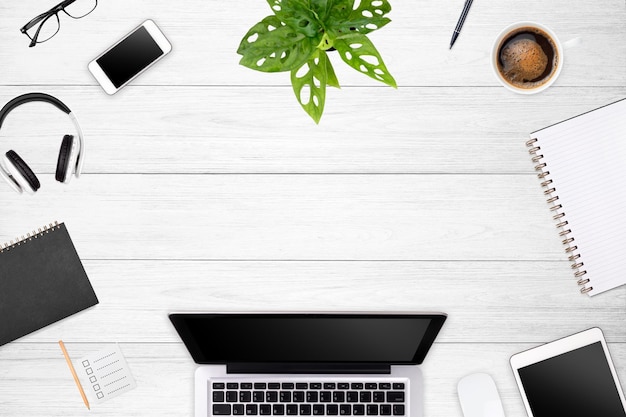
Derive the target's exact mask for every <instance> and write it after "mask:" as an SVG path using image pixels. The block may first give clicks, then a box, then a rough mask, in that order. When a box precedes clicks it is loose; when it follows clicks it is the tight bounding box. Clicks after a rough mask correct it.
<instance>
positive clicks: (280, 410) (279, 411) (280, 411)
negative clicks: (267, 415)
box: [272, 404, 285, 416]
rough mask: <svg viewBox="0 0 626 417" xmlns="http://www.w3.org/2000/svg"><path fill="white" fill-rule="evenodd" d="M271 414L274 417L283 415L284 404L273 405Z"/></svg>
mask: <svg viewBox="0 0 626 417" xmlns="http://www.w3.org/2000/svg"><path fill="white" fill-rule="evenodd" d="M272 412H273V413H274V415H275V416H282V415H284V414H285V404H274V406H273V407H272Z"/></svg>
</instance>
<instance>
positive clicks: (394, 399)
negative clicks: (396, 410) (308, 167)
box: [387, 391, 404, 403]
mask: <svg viewBox="0 0 626 417" xmlns="http://www.w3.org/2000/svg"><path fill="white" fill-rule="evenodd" d="M387 402H388V403H403V402H404V391H388V392H387Z"/></svg>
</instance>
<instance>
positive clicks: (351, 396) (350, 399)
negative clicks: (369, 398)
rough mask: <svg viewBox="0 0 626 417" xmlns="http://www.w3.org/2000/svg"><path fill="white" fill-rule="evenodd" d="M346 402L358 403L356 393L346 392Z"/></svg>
mask: <svg viewBox="0 0 626 417" xmlns="http://www.w3.org/2000/svg"><path fill="white" fill-rule="evenodd" d="M346 401H348V402H349V403H357V402H359V393H358V392H356V391H348V393H347V396H346Z"/></svg>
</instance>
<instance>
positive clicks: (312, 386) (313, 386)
mask: <svg viewBox="0 0 626 417" xmlns="http://www.w3.org/2000/svg"><path fill="white" fill-rule="evenodd" d="M309 389H322V383H321V382H311V383H310V384H309Z"/></svg>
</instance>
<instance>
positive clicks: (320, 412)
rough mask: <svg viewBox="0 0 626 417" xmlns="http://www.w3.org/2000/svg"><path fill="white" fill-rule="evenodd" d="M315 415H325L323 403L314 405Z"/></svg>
mask: <svg viewBox="0 0 626 417" xmlns="http://www.w3.org/2000/svg"><path fill="white" fill-rule="evenodd" d="M313 415H314V416H323V415H324V405H323V404H315V405H314V406H313Z"/></svg>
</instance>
